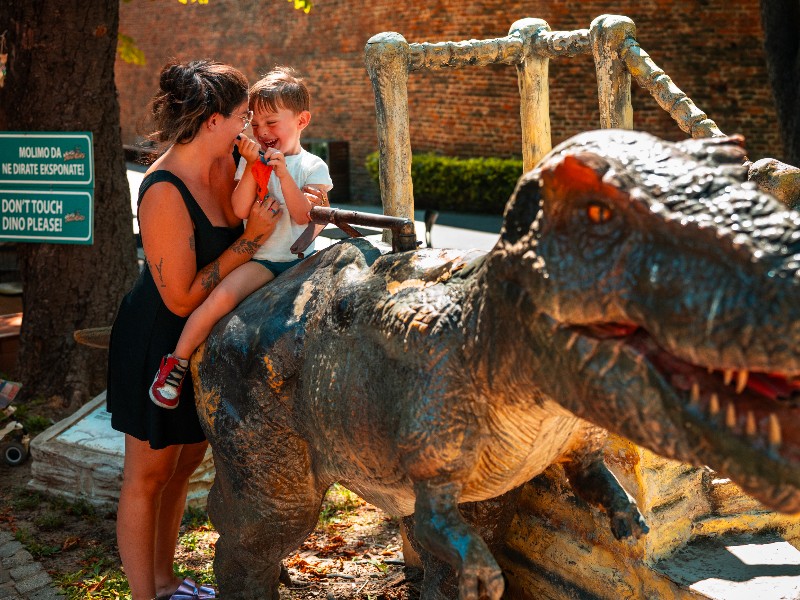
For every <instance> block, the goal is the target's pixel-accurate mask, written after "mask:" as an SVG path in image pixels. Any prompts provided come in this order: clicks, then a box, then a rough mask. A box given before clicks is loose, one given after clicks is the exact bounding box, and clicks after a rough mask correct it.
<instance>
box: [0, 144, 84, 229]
mask: <svg viewBox="0 0 800 600" xmlns="http://www.w3.org/2000/svg"><path fill="white" fill-rule="evenodd" d="M93 200H94V152H93V145H92V133H91V132H88V131H87V132H80V131H79V132H58V131H56V132H47V131H36V132H21V131H6V132H0V209H1V210H0V239H2V240H12V241H20V242H42V243H45V242H46V243H57V244H91V243H92V230H93V229H92V224H93V221H94V219H93Z"/></svg>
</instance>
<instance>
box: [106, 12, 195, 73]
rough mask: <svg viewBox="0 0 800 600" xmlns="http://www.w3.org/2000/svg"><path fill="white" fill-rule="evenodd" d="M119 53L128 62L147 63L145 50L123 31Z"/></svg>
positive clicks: (118, 45) (119, 37) (118, 48)
mask: <svg viewBox="0 0 800 600" xmlns="http://www.w3.org/2000/svg"><path fill="white" fill-rule="evenodd" d="M206 1H208V0H206ZM117 53H118V54H119V57H120V58H121V59H122V60H124V61H125V62H126V63H129V64H132V65H139V66H140V67H141V66H143V65H145V64H147V61H146V60H145V58H144V52H142V51H141V50H139V47H138V46H137V45H136V42H135V41H134V39H133V38H132V37H130V36H127V35H125V34H122V33H120V34H119V35H118V36H117Z"/></svg>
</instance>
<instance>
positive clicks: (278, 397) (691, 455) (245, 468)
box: [192, 130, 800, 600]
mask: <svg viewBox="0 0 800 600" xmlns="http://www.w3.org/2000/svg"><path fill="white" fill-rule="evenodd" d="M742 146H743V140H742V139H741V137H737V136H734V137H728V138H715V139H704V140H689V141H684V142H680V143H670V142H665V141H662V140H660V139H658V138H655V137H653V136H650V135H648V134H645V133H640V132H632V131H622V130H603V131H597V132H588V133H584V134H581V135H578V136H575V137H573V138H571V139H569V140H567V141H566V142H564V143H562V144H561V145H559V146H557V147H556V148H554V149H553V151H552V152H551V153H550V154H549V155H547V156H546V157H545V158H544V159H543V160H542V161H541V162H540V163H539V166H538V167H537V168H536V169H534V170H533V171H531V172H530V173H528V174H526V175H524V176H523V178H522V179H521V180H520V182H519V184H518V186H517V189H516V191H515V192H514V195H513V196H512V198H511V200H510V201H509V204H508V206H507V208H506V212H505V221H504V226H503V229H502V232H501V235H500V238H499V241H498V243H497V245H496V246H495V247H494V248H493V249H492V250H491V251H490V252H488V253H483V252H477V251H452V250H433V249H419V250H416V251H410V252H401V253H390V254H387V253H385V252H384V251H382V250H381V249H380V248H379V247H377V246H376V245H373V244H370V243H369V242H368V241H366V240H363V239H356V240H348V241H343V242H340V243H339V244H336V245H335V246H332V247H330V248H327V249H325V250H324V251H321V252H318V253H317V254H315V255H313V256H312V257H311V258H310V259H309V260H306V261H304V262H302V263H300V264H299V265H298V266H297V267H295V268H294V269H293V270H292V271H290V272H288V273H287V274H285V275H284V276H282V277H281V278H280V279H279V280H278V281H277V282H274V283H270V284H268V285H267V286H265V287H264V288H262V289H261V290H259V291H257V292H256V293H254V294H253V295H252V296H250V297H249V298H248V299H247V300H246V301H245V302H243V303H242V304H241V305H240V306H239V307H238V308H237V309H235V310H234V311H233V312H232V313H230V314H229V315H228V316H227V317H226V318H225V319H224V320H223V321H221V322H220V323H219V324H218V325H217V327H216V328H215V330H214V331H213V332H212V335H211V336H210V337H209V338H208V340H207V341H206V344H205V346H204V347H203V348H201V350H200V351H199V352H198V353H197V354H196V355H195V359H194V361H193V363H192V368H193V372H194V379H195V382H196V386H197V389H198V412H199V413H200V419H201V422H202V423H203V426H204V428H205V431H206V433H207V435H208V438H209V440H210V442H211V445H212V447H213V451H214V457H215V465H216V468H217V474H216V481H215V483H214V486H213V489H212V490H211V493H210V496H209V514H210V516H211V518H212V521H213V523H214V525H215V526H216V528H217V529H218V531H219V532H220V539H219V542H218V544H217V550H216V558H215V562H214V569H215V572H216V576H217V582H218V584H219V585H220V588H221V595H222V597H224V598H227V599H228V600H233V599H246V600H249V599H255V598H259V599H261V598H265V597H266V598H278V592H277V586H278V580H279V576H280V571H281V567H280V561H281V559H282V558H283V557H285V556H286V555H288V554H289V553H290V552H291V551H292V550H294V549H295V548H297V547H298V546H299V545H300V544H301V543H302V541H303V539H304V538H305V536H306V535H307V534H308V533H309V532H310V531H311V530H312V529H313V528H314V526H315V524H316V522H317V517H318V513H319V509H320V503H321V500H322V498H323V495H324V493H325V491H326V489H327V488H328V487H329V486H330V485H331V484H332V483H334V482H337V481H338V482H341V483H342V484H343V485H344V486H346V487H347V488H349V489H351V490H353V491H354V492H356V493H358V494H359V495H360V496H362V497H363V498H364V499H365V500H367V501H368V502H370V503H372V504H374V505H376V506H378V507H379V508H381V509H383V510H384V511H386V512H388V513H390V514H393V515H400V516H404V517H408V518H409V519H410V518H411V517H413V530H412V533H413V538H414V543H415V544H417V547H419V548H420V549H421V550H422V560H423V564H424V566H425V578H424V580H423V584H422V592H421V593H422V597H423V598H425V599H428V598H444V597H451V598H452V597H453V596H454V595H455V594H456V593H457V594H458V595H460V597H461V598H462V599H470V600H473V599H477V598H478V597H488V598H491V599H493V600H495V599H497V598H500V596H501V594H502V592H503V589H504V583H503V579H502V575H501V572H500V569H499V568H498V565H497V563H496V562H495V560H494V558H493V555H492V552H491V551H490V549H489V547H488V546H487V544H486V542H485V541H484V539H483V538H482V532H488V534H489V537H493V539H495V540H496V539H497V537H498V534H497V532H496V531H495V532H494V533H493V532H492V531H490V530H491V527H493V526H494V524H493V523H491V522H490V521H491V519H488V518H487V514H492V513H493V512H494V511H493V509H489V510H481V509H480V507H481V504H480V502H479V501H484V500H487V499H492V498H496V497H499V496H501V495H503V494H506V493H509V494H512V495H513V491H512V490H514V489H515V488H517V487H518V486H520V485H521V484H523V483H524V482H526V481H528V480H530V479H531V478H533V477H534V476H536V475H537V474H539V473H541V472H542V471H543V470H544V469H545V468H546V467H547V466H548V465H550V464H552V463H556V462H561V463H563V464H564V465H565V470H566V473H567V475H568V477H569V480H570V484H571V486H572V487H573V489H574V491H575V493H576V495H578V496H579V497H582V498H584V499H585V500H587V501H588V502H590V503H592V504H594V505H596V506H600V507H602V508H604V509H605V511H606V512H607V513H608V516H609V519H610V524H611V527H612V531H613V533H614V534H615V535H616V536H617V537H618V538H621V537H625V536H639V535H641V534H643V533H645V532H646V530H647V526H646V524H645V523H644V522H643V520H642V518H641V515H640V513H639V511H638V509H637V508H636V506H635V504H634V502H633V501H632V500H631V498H630V497H629V496H628V495H627V494H626V492H625V491H624V490H623V489H622V488H621V486H620V485H619V483H618V482H617V481H616V479H615V478H614V476H613V474H611V472H610V471H609V470H608V469H607V468H606V467H605V465H604V464H603V462H602V455H601V448H602V446H603V442H604V437H605V435H606V433H605V430H610V431H612V432H615V433H617V434H619V435H621V436H624V437H627V438H629V439H630V440H632V441H634V442H635V443H637V444H639V445H642V446H644V447H647V448H649V449H651V450H653V451H654V452H656V453H658V454H661V455H663V456H666V457H670V458H675V459H679V460H681V461H684V462H690V463H694V464H706V465H709V466H711V467H712V468H714V469H716V470H717V471H718V472H719V473H721V474H724V475H726V476H729V477H730V478H732V479H733V480H734V481H736V482H737V483H739V484H740V485H741V486H742V487H743V488H744V489H745V490H746V491H747V492H748V493H750V494H752V495H753V496H754V497H756V498H758V499H759V500H761V501H762V502H764V503H765V504H767V505H768V506H770V507H772V508H774V509H777V510H779V511H784V512H796V511H800V446H798V442H799V441H800V419H798V416H799V415H798V413H799V409H798V403H797V398H798V388H800V343H799V342H798V340H800V302H798V300H800V295H799V294H798V291H800V274H798V270H799V269H800V213H796V212H793V211H790V210H788V209H787V208H786V207H785V206H784V205H782V204H780V203H779V202H778V201H777V200H775V199H774V198H773V197H772V196H769V195H767V194H764V193H762V192H759V191H758V190H757V188H756V186H755V184H753V183H750V182H747V181H746V178H747V169H746V167H743V166H742V163H743V161H744V157H745V152H744V149H743V147H742ZM489 502H490V503H491V501H489ZM459 503H476V504H470V505H462V506H461V507H459V506H458V505H459ZM490 506H491V504H490ZM501 512H502V511H500V510H499V509H498V510H497V511H496V514H500V513H501ZM468 520H470V521H472V522H471V523H469V522H468ZM409 524H411V521H410V520H409ZM500 537H501V536H500ZM443 566H444V567H446V569H452V570H453V571H454V572H455V573H456V577H457V586H458V588H457V589H458V591H457V592H455V591H453V590H452V588H449V591H448V588H446V586H445V577H444V576H443V575H439V574H440V573H443V572H444V570H446V569H444V570H443V569H442V567H443Z"/></svg>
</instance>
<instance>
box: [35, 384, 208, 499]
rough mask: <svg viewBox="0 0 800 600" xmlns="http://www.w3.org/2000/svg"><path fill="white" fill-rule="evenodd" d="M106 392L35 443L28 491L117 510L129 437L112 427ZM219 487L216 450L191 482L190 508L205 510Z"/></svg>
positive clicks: (44, 432) (47, 431) (60, 422)
mask: <svg viewBox="0 0 800 600" xmlns="http://www.w3.org/2000/svg"><path fill="white" fill-rule="evenodd" d="M105 400H106V394H105V392H102V393H101V394H100V395H98V396H97V397H96V398H94V399H93V400H91V401H90V402H88V403H87V404H85V405H84V406H83V407H81V408H80V409H79V410H78V411H76V412H75V413H74V414H72V415H70V416H69V417H67V418H65V419H63V420H61V421H59V422H58V423H56V424H55V425H53V426H52V427H50V428H48V429H47V430H45V431H43V432H42V433H40V434H39V435H38V436H36V437H35V438H34V439H33V440H32V441H31V457H32V464H31V476H32V479H31V480H30V481H29V482H28V486H29V487H31V488H33V489H35V490H38V491H42V492H46V493H48V494H54V495H57V496H61V497H64V498H66V499H68V500H72V501H77V500H84V501H86V502H89V503H90V504H92V505H94V506H97V507H102V508H108V509H112V510H114V509H116V505H117V502H118V501H119V491H120V487H121V485H122V467H123V463H124V454H125V436H124V434H122V433H120V432H118V431H115V430H113V429H112V428H111V415H110V414H109V413H108V412H107V411H106V407H105V404H106V402H105ZM213 482H214V464H213V460H212V458H211V450H210V449H209V450H208V451H207V452H206V456H205V458H204V460H203V462H202V464H201V465H200V467H199V468H198V469H197V470H196V471H195V472H194V474H193V475H192V477H191V479H190V480H189V497H188V501H187V504H188V505H191V506H199V507H204V506H205V501H206V497H207V495H208V491H209V490H210V489H211V485H212V483H213Z"/></svg>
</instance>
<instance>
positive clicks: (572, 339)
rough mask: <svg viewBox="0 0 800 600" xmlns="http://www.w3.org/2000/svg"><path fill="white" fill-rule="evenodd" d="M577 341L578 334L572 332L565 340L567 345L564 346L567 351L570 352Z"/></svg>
mask: <svg viewBox="0 0 800 600" xmlns="http://www.w3.org/2000/svg"><path fill="white" fill-rule="evenodd" d="M577 341H578V332H577V331H573V332H572V335H571V336H569V339H568V340H567V344H566V348H567V350H571V349H572V347H573V346H574V345H575V342H577Z"/></svg>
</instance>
